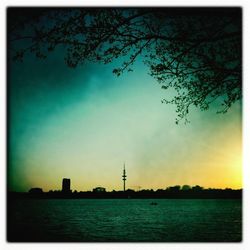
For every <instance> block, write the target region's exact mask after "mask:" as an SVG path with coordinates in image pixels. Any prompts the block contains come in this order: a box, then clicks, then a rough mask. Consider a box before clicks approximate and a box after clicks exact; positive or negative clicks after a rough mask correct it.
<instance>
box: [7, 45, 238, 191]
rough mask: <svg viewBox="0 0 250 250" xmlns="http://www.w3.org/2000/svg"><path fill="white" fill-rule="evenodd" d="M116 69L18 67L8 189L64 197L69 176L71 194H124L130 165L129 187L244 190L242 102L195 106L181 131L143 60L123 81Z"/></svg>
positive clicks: (53, 63)
mask: <svg viewBox="0 0 250 250" xmlns="http://www.w3.org/2000/svg"><path fill="white" fill-rule="evenodd" d="M115 63H119V62H115ZM115 63H113V64H110V65H105V66H104V65H100V64H86V65H83V66H79V67H78V68H76V69H70V68H68V67H67V66H66V65H65V64H64V62H63V53H61V51H60V49H59V50H57V51H56V52H55V53H52V54H50V55H49V57H48V58H47V59H46V60H38V59H36V58H34V57H33V56H27V57H26V58H25V60H24V62H23V63H10V71H9V81H8V84H9V96H8V97H9V110H8V111H9V155H8V156H9V161H8V187H9V189H10V190H13V191H28V190H29V189H30V188H31V187H41V188H43V190H44V191H48V190H51V189H52V190H59V189H61V182H62V178H64V177H67V178H70V179H71V183H72V185H71V189H72V190H78V191H80V190H83V191H84V190H92V188H94V187H96V186H103V187H105V188H106V189H107V190H113V189H115V190H122V185H123V184H122V177H121V176H122V170H123V163H124V162H125V163H126V170H127V176H128V178H127V188H132V189H137V187H138V186H140V187H141V188H144V189H151V188H152V189H158V188H164V189H165V188H166V187H167V186H171V185H184V184H188V185H196V184H198V185H201V186H203V187H217V188H225V187H231V188H241V187H242V168H241V143H242V139H241V133H242V128H241V122H242V121H241V103H239V102H238V103H236V104H235V105H233V107H232V108H231V109H230V110H229V112H228V113H226V114H216V109H215V107H211V108H210V109H209V110H208V111H206V112H201V111H199V110H198V109H195V108H194V109H192V112H191V113H190V115H189V117H188V118H189V120H190V121H191V123H189V124H186V125H185V124H184V123H183V122H182V123H180V124H179V125H176V124H175V118H176V113H175V106H173V105H166V104H162V103H161V100H162V98H166V97H167V96H168V94H170V95H171V94H172V93H171V91H170V92H168V91H166V90H163V89H161V88H160V86H159V85H158V83H157V82H156V81H155V80H154V79H153V78H152V77H151V76H149V74H148V70H147V68H146V67H145V66H144V65H143V64H142V63H141V62H138V63H137V64H135V65H134V72H130V73H125V74H123V75H122V76H120V77H116V76H115V75H113V74H112V69H113V68H114V67H115V66H116V65H115Z"/></svg>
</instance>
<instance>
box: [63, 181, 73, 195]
mask: <svg viewBox="0 0 250 250" xmlns="http://www.w3.org/2000/svg"><path fill="white" fill-rule="evenodd" d="M62 192H63V193H71V190H70V179H67V178H63V180H62Z"/></svg>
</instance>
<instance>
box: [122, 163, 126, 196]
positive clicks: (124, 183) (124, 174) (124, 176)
mask: <svg viewBox="0 0 250 250" xmlns="http://www.w3.org/2000/svg"><path fill="white" fill-rule="evenodd" d="M126 177H127V175H126V169H125V163H124V166H123V176H122V179H123V191H124V192H125V190H126Z"/></svg>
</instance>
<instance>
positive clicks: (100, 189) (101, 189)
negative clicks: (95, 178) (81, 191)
mask: <svg viewBox="0 0 250 250" xmlns="http://www.w3.org/2000/svg"><path fill="white" fill-rule="evenodd" d="M93 192H94V193H103V192H106V188H104V187H96V188H93Z"/></svg>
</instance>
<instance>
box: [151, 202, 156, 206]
mask: <svg viewBox="0 0 250 250" xmlns="http://www.w3.org/2000/svg"><path fill="white" fill-rule="evenodd" d="M150 205H154V206H155V205H158V203H157V202H151V203H150Z"/></svg>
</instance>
